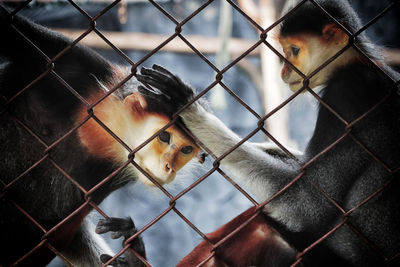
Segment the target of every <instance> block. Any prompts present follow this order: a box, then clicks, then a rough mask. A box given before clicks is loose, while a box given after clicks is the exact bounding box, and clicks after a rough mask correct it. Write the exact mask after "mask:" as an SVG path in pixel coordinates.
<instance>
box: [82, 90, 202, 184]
mask: <svg viewBox="0 0 400 267" xmlns="http://www.w3.org/2000/svg"><path fill="white" fill-rule="evenodd" d="M98 98H99V97H98V96H97V97H94V99H93V100H95V99H98ZM146 108H147V103H146V100H145V99H144V97H143V96H142V95H141V94H140V93H137V92H135V93H133V94H131V95H128V96H127V97H125V99H124V100H123V101H121V100H120V99H118V98H117V97H115V96H114V95H112V94H111V95H110V96H108V97H107V98H105V99H104V100H103V101H101V102H100V103H99V104H98V105H96V107H95V108H94V116H95V117H96V118H97V119H98V120H96V119H94V118H93V117H91V118H90V119H89V120H87V121H86V122H85V123H84V124H83V125H82V126H81V127H80V128H79V129H78V136H79V139H80V141H81V143H82V144H83V145H84V146H85V147H86V148H87V149H88V151H89V153H90V154H91V155H93V156H95V157H99V158H104V159H108V160H111V161H113V162H114V163H117V164H123V163H124V162H126V161H127V160H128V156H129V154H130V151H129V150H128V149H126V148H125V147H124V146H123V145H122V144H121V143H120V142H118V141H117V139H116V138H115V137H113V136H112V135H111V134H110V133H109V132H107V131H106V130H105V128H104V127H103V126H102V125H101V124H100V123H99V122H98V121H101V123H103V124H104V125H105V126H106V127H107V128H108V129H109V130H111V131H112V132H113V133H114V134H115V135H116V136H117V137H118V138H119V139H120V140H121V141H122V142H124V143H125V144H126V145H128V146H129V148H130V149H131V150H134V149H135V148H137V147H138V146H140V145H141V144H142V143H143V142H145V141H146V140H147V139H148V138H150V137H151V136H153V135H154V134H157V132H159V130H160V129H162V128H163V127H165V126H166V125H167V124H168V123H169V122H170V120H169V118H168V117H167V116H165V115H162V114H158V113H153V112H149V111H147V109H146ZM87 116H88V115H87V112H86V110H84V109H83V110H82V111H81V112H80V114H79V116H78V121H83V120H84V119H85V117H87ZM199 151H200V148H199V147H198V146H197V145H196V144H195V143H194V141H192V139H191V138H190V137H188V136H187V135H186V134H185V133H184V132H183V131H182V130H181V129H179V128H178V127H176V126H175V125H172V126H170V127H168V128H167V129H165V130H164V131H162V132H160V133H159V134H158V135H157V137H156V138H154V139H152V140H151V141H150V142H149V143H147V144H146V145H145V146H143V147H141V148H140V149H139V150H138V151H136V153H135V155H134V161H135V162H136V163H137V164H138V165H139V166H140V167H141V168H142V169H143V170H145V171H146V172H147V173H148V174H149V175H151V176H152V178H154V179H155V180H157V182H159V183H160V184H161V185H162V184H166V183H169V182H171V181H172V180H173V179H174V178H175V176H176V173H177V171H178V170H180V169H181V168H182V167H183V166H184V165H185V164H186V163H187V162H188V161H190V160H191V159H192V158H193V157H194V156H196V155H197V153H198V152H199ZM127 170H128V171H132V172H133V174H134V176H136V177H138V179H139V180H140V181H141V182H143V183H144V184H146V185H150V186H154V183H153V182H151V181H150V180H149V179H148V178H147V177H146V175H145V174H143V173H142V172H141V171H139V170H137V169H136V168H135V167H134V166H133V165H132V164H129V166H128V167H127Z"/></svg>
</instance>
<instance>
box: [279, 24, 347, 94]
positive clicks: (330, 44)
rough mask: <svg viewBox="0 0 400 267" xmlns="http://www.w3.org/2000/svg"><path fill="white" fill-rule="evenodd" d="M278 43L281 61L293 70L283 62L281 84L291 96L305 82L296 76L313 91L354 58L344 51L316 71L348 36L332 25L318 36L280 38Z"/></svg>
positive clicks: (344, 42)
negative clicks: (306, 80) (307, 78)
mask: <svg viewBox="0 0 400 267" xmlns="http://www.w3.org/2000/svg"><path fill="white" fill-rule="evenodd" d="M279 42H280V44H281V46H282V49H283V52H284V55H285V58H286V59H287V60H288V61H289V62H290V63H291V64H292V65H293V66H294V67H295V68H296V69H297V70H295V69H294V68H293V67H292V66H291V65H290V64H288V63H286V62H285V63H284V64H283V67H282V71H281V77H282V80H283V81H284V82H285V83H287V84H288V85H289V87H290V89H291V90H292V91H293V92H297V91H298V90H300V89H301V88H303V86H304V84H303V81H304V80H305V79H304V78H303V77H302V76H301V75H300V74H303V75H304V76H305V77H309V84H308V86H309V87H310V88H311V89H313V88H315V87H317V86H319V85H323V84H325V83H326V82H327V81H328V80H329V78H330V76H331V74H332V72H333V71H334V70H335V69H337V67H338V66H339V65H343V64H347V62H348V61H349V60H350V59H351V58H354V54H353V53H350V50H348V51H345V53H343V54H341V55H339V56H338V57H337V58H335V59H334V60H333V61H332V62H330V63H329V64H327V65H326V66H324V67H323V68H321V69H320V66H322V65H323V64H324V63H326V62H328V61H329V60H330V59H331V58H332V57H334V56H335V55H336V54H337V53H338V52H339V51H340V50H341V49H343V48H344V47H345V46H346V45H347V43H348V36H347V35H346V34H345V33H344V32H343V31H342V30H341V29H339V28H338V27H337V26H335V25H333V24H329V25H326V26H325V27H324V29H323V32H322V34H321V35H315V34H306V33H305V34H298V35H295V36H287V37H280V38H279Z"/></svg>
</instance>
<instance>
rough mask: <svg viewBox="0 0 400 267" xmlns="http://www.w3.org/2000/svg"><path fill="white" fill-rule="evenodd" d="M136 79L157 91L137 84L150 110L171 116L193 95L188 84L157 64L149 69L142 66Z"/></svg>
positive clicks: (192, 90)
mask: <svg viewBox="0 0 400 267" xmlns="http://www.w3.org/2000/svg"><path fill="white" fill-rule="evenodd" d="M137 79H138V80H139V81H140V82H142V83H145V84H148V85H150V86H151V87H152V88H155V89H156V90H158V91H159V92H156V91H153V90H150V89H148V88H145V87H143V86H139V92H140V93H141V94H142V95H143V96H144V97H145V98H146V101H147V104H148V107H149V109H150V111H156V112H162V113H165V114H166V115H168V116H172V115H173V114H174V113H176V112H177V111H178V110H179V109H180V108H182V107H183V106H184V105H186V104H187V103H189V101H191V100H192V99H193V97H194V96H195V91H194V89H193V88H192V87H191V86H190V85H188V84H186V83H185V82H183V81H182V80H181V79H180V78H179V77H178V76H176V75H174V74H172V73H171V72H170V71H168V70H166V69H164V68H163V67H161V66H159V65H153V67H152V68H151V69H148V68H142V69H141V70H140V74H138V75H137Z"/></svg>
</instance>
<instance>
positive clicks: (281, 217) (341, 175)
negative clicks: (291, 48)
mask: <svg viewBox="0 0 400 267" xmlns="http://www.w3.org/2000/svg"><path fill="white" fill-rule="evenodd" d="M317 2H318V3H320V4H321V5H322V6H323V7H324V8H326V10H327V11H328V12H330V11H332V15H334V16H335V15H336V16H338V19H339V22H341V23H342V24H343V25H351V24H353V23H354V24H355V25H354V24H353V27H351V28H350V30H354V29H358V28H360V22H359V19H358V17H357V16H356V15H355V13H354V11H353V10H352V9H351V7H350V6H349V5H348V3H347V2H346V1H317ZM310 6H312V4H310V3H307V5H306V6H305V8H304V9H302V8H299V9H298V11H296V12H297V14H296V13H294V14H293V15H294V18H293V19H291V18H290V17H289V18H288V21H287V22H286V25H285V24H284V26H283V33H284V34H304V33H305V34H309V33H311V34H315V32H314V31H317V30H316V28H318V29H322V26H323V25H320V26H321V27H319V26H317V27H315V25H311V26H309V24H308V22H309V20H313V19H314V17H313V16H311V17H310V14H313V13H312V12H310V8H311V7H310ZM332 8H333V10H332ZM348 8H350V10H348ZM314 11H315V10H314ZM314 11H313V12H314ZM317 11H318V10H317ZM317 11H315V12H317ZM303 17H304V18H305V20H306V22H307V23H302V22H301V18H303ZM306 17H307V18H306ZM317 18H318V17H317ZM326 21H327V20H322V21H318V20H317V21H313V23H314V24H315V23H326ZM310 27H312V29H310ZM367 42H368V40H367V39H366V38H365V36H359V38H358V40H356V41H355V44H356V45H357V46H358V47H360V48H361V50H362V51H363V52H364V53H365V54H366V55H368V56H369V57H370V58H371V59H372V60H374V61H375V62H376V63H378V65H379V66H380V67H381V68H382V69H383V70H384V71H385V72H386V73H387V74H389V75H390V76H391V77H392V78H393V79H395V80H396V81H398V80H399V78H400V76H399V75H398V74H397V73H395V72H394V71H393V70H392V69H391V68H389V67H387V66H385V64H384V63H383V62H382V61H380V55H379V54H377V53H376V52H375V51H376V50H377V49H376V48H374V46H373V45H371V44H369V43H367ZM362 58H363V57H362V56H360V57H359V58H357V59H361V60H354V61H351V62H350V63H349V64H347V65H346V66H340V67H337V68H336V70H335V71H334V72H333V73H331V76H330V79H329V80H328V82H327V83H326V84H325V87H324V89H323V92H322V93H321V98H322V101H323V102H324V103H326V104H327V105H328V106H329V107H330V108H332V109H333V110H334V111H336V112H337V113H338V114H339V116H341V117H342V118H343V119H344V120H345V121H347V122H348V123H352V122H355V121H356V120H357V119H358V118H360V117H361V116H363V115H364V114H365V113H366V112H368V111H370V110H371V109H372V110H371V111H370V112H369V113H368V114H366V115H365V116H363V117H362V118H361V119H360V120H359V121H358V122H355V123H354V125H352V126H351V127H348V128H346V125H345V123H344V122H342V121H341V120H340V119H338V118H337V117H336V116H335V115H334V114H333V113H332V112H331V111H329V110H328V109H327V108H326V107H325V106H324V105H322V104H320V108H319V112H318V117H317V122H316V126H315V131H314V133H313V136H312V138H311V140H310V141H309V144H308V146H307V148H306V151H305V152H304V154H303V155H296V156H297V157H298V159H299V160H300V164H298V162H296V161H294V160H291V159H290V158H289V157H288V156H287V157H283V156H282V154H280V153H269V152H268V150H262V149H261V148H260V147H261V146H260V145H256V144H252V143H247V142H246V143H244V144H242V145H241V146H240V147H238V148H237V149H235V150H234V151H233V152H232V153H230V154H229V155H228V156H226V157H225V158H224V159H223V160H222V161H221V166H222V167H224V168H225V169H226V171H227V172H230V173H232V177H233V178H235V179H236V181H238V182H239V183H242V184H243V185H244V186H247V188H248V189H249V190H250V191H252V192H253V193H254V194H255V195H256V196H257V197H258V198H259V199H261V200H265V199H269V198H270V197H272V196H273V195H274V194H275V193H276V192H278V191H279V190H280V189H281V188H283V187H284V186H285V185H287V184H288V183H289V182H291V181H292V180H293V179H294V178H295V177H297V176H298V175H299V174H300V173H301V172H302V171H304V174H303V175H302V177H301V178H300V179H299V180H298V181H296V182H295V183H294V184H293V185H292V186H291V187H290V188H288V190H286V191H285V192H284V193H283V194H282V195H280V196H279V197H277V198H276V199H274V200H273V201H271V202H270V203H268V205H266V206H265V211H266V213H267V216H268V217H269V221H270V223H271V224H272V225H273V226H274V227H275V228H276V229H277V231H278V232H279V233H280V234H281V235H282V237H283V238H284V239H285V240H286V241H287V242H288V243H289V244H290V245H292V246H294V247H295V248H296V249H297V250H298V251H299V252H302V251H304V250H305V249H306V248H308V247H309V246H311V245H312V244H313V243H314V242H316V241H317V240H318V239H320V238H321V237H323V236H324V235H325V234H327V233H329V232H330V231H331V230H332V231H333V230H334V229H335V227H338V229H337V230H336V231H334V232H333V233H332V234H331V235H329V237H327V238H326V239H324V240H323V241H322V242H320V243H318V245H316V246H315V247H313V248H312V249H311V250H309V251H307V253H306V254H305V255H303V256H302V258H303V260H302V263H303V264H304V265H305V266H371V267H372V266H374V267H375V266H386V265H388V263H387V261H386V260H388V262H389V260H390V259H391V258H393V257H395V256H396V255H398V253H399V252H400V195H399V192H400V171H399V168H400V142H399V140H400V95H399V94H398V88H397V87H396V84H395V83H394V82H393V80H391V79H390V78H389V77H388V76H387V75H386V74H383V73H382V72H381V71H380V70H379V69H378V67H377V66H375V65H374V63H372V62H369V61H368V60H365V59H362ZM331 64H334V62H333V63H331ZM316 67H317V66H316ZM138 79H139V80H140V81H142V82H146V83H148V84H149V85H151V86H153V87H156V88H158V89H159V90H160V91H162V92H163V93H164V94H166V95H167V96H168V97H169V98H171V99H172V100H168V97H163V96H158V98H159V99H160V100H159V101H162V103H164V104H165V103H168V101H169V102H170V107H176V104H177V103H179V104H178V108H179V106H180V107H182V106H184V105H185V104H186V103H188V102H189V101H190V100H191V99H193V97H194V90H193V89H192V88H191V87H190V86H189V85H187V84H185V83H184V82H182V81H181V80H180V79H179V78H178V77H176V76H175V75H173V74H171V73H170V72H168V71H166V70H163V69H162V68H160V67H158V66H154V67H153V69H151V70H149V69H142V74H141V75H140V76H138ZM147 94H150V95H152V94H153V93H152V92H151V91H148V92H147ZM154 97H157V96H154ZM381 101H383V102H382V103H381V104H379V105H378V106H377V107H376V108H373V107H374V106H375V105H376V104H378V103H379V102H381ZM174 111H175V112H176V111H178V109H175V110H174ZM179 115H180V116H181V117H182V119H183V121H184V123H185V124H186V126H187V127H188V128H189V129H190V130H191V131H192V132H193V133H194V135H195V136H196V137H197V138H199V140H200V141H201V142H202V143H203V144H204V145H205V146H207V148H209V149H210V150H211V151H212V152H213V153H214V154H215V155H216V156H220V155H223V154H224V153H225V152H226V151H228V150H229V149H230V148H231V147H233V146H234V145H236V144H237V143H239V142H240V140H241V138H239V137H238V136H236V135H235V134H234V133H233V132H232V131H230V130H229V129H228V128H227V127H226V126H225V125H223V123H222V122H221V121H219V120H218V119H217V118H216V117H215V116H214V115H212V114H211V113H208V112H207V111H206V110H205V109H204V108H202V107H201V105H200V104H198V103H197V102H195V103H194V104H192V105H190V106H188V107H187V108H186V109H184V110H183V111H182V112H181V113H180V114H179ZM346 133H347V135H346ZM353 137H354V139H353ZM340 138H342V139H340ZM354 140H358V141H359V142H360V143H361V144H362V146H364V147H365V148H366V149H367V151H369V152H370V153H372V154H373V155H375V156H376V157H377V158H378V159H379V161H381V162H383V163H384V165H385V166H386V167H384V165H382V164H381V163H380V162H378V161H377V160H376V159H375V158H374V157H373V156H371V155H370V153H369V152H367V151H366V150H365V149H363V148H362V146H360V145H359V144H358V143H357V142H358V141H357V142H356V141H354ZM335 142H336V144H335V145H334V146H333V147H332V149H329V150H328V151H325V152H324V153H323V154H322V155H319V153H321V152H323V151H324V150H325V149H327V148H328V147H329V146H331V145H333V144H334V143H335ZM315 157H317V158H316V160H315V161H313V162H312V163H310V164H307V165H306V167H304V168H303V166H304V164H306V163H308V162H310V161H311V160H312V159H314V158H315ZM389 181H391V182H390V184H389V185H388V186H386V187H385V185H386V184H387V183H388V182H389ZM382 188H383V189H382ZM379 189H382V190H381V191H378V190H379ZM321 191H323V192H324V193H321ZM374 193H377V194H376V195H375V196H374V197H373V198H371V199H370V200H369V201H365V202H364V200H367V198H369V197H370V196H372V195H373V194H374ZM326 195H327V196H329V197H328V198H327V197H326ZM329 198H330V199H331V200H333V201H334V202H336V203H337V204H338V205H339V206H340V207H342V208H343V210H344V212H348V211H352V212H350V213H349V214H347V215H346V216H345V215H344V214H343V213H342V212H341V210H340V209H339V208H338V207H336V206H335V205H334V204H333V203H332V202H331V201H330V200H329ZM352 209H354V210H352ZM342 222H344V225H343V226H342V227H340V224H341V223H342ZM363 239H366V240H368V241H367V242H364V241H365V240H363ZM237 242H239V243H240V242H242V245H243V246H246V243H248V242H247V240H246V239H245V238H244V239H242V240H237ZM196 253H198V251H197V252H196ZM238 253H239V252H238ZM282 253H284V251H282ZM277 255H280V254H279V253H277ZM273 259H274V258H271V261H272V260H273ZM249 260H252V259H249ZM398 262H399V258H398V257H397V260H395V262H393V261H392V262H391V264H392V265H393V266H397V265H396V264H398ZM254 265H256V266H265V265H264V264H263V259H262V258H260V261H259V262H258V264H254ZM210 266H212V265H210Z"/></svg>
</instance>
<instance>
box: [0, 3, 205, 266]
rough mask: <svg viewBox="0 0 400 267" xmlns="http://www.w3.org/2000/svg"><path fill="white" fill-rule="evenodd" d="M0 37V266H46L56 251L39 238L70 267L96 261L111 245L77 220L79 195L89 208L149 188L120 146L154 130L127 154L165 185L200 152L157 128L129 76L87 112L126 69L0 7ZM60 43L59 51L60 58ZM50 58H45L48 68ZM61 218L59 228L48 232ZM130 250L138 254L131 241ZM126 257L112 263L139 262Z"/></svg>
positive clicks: (173, 131) (124, 231)
mask: <svg viewBox="0 0 400 267" xmlns="http://www.w3.org/2000/svg"><path fill="white" fill-rule="evenodd" d="M0 35H1V38H2V39H1V42H0V151H1V153H2V160H1V161H0V176H1V177H0V182H1V187H2V191H1V194H0V214H1V216H0V231H1V241H2V244H3V246H2V250H1V256H0V266H10V265H12V264H14V263H15V262H16V261H18V262H19V264H18V266H35V267H36V266H45V265H46V264H47V263H48V262H49V261H50V260H51V259H52V258H54V257H55V254H54V253H53V252H52V251H51V250H50V249H49V248H47V246H46V245H44V246H42V247H40V248H36V247H37V246H38V245H40V244H41V242H42V240H47V242H48V243H49V244H51V245H52V246H53V247H55V248H56V250H58V251H59V252H61V254H62V255H63V256H64V257H65V258H67V259H68V260H69V261H70V262H71V263H72V264H73V265H74V266H85V267H87V266H89V267H94V266H100V265H101V264H102V263H104V261H105V260H108V259H109V257H108V256H107V255H110V254H111V255H112V251H111V249H110V248H109V247H108V245H107V244H106V243H105V242H104V241H103V240H102V239H101V237H100V236H99V235H97V234H96V233H95V226H94V225H93V224H92V223H91V221H90V220H87V219H85V217H86V215H87V214H88V212H89V211H90V210H91V207H92V206H91V205H89V202H88V201H89V200H90V201H91V202H93V203H95V204H98V203H100V202H101V201H102V200H103V199H104V198H106V197H107V196H108V195H109V194H110V193H111V192H112V191H114V190H116V189H118V188H120V187H122V186H124V185H126V184H127V183H129V182H133V181H135V180H140V181H142V182H143V183H145V184H148V185H150V186H151V185H154V184H153V183H152V182H151V181H150V180H149V179H148V178H147V176H145V175H144V174H143V173H142V172H140V171H139V170H138V169H136V168H135V166H133V165H132V164H131V162H129V161H128V160H129V158H130V157H131V159H132V156H133V155H130V153H129V152H130V151H129V149H130V150H133V149H135V148H136V147H138V146H139V145H141V144H142V143H143V142H144V141H145V140H147V139H148V138H150V137H151V136H153V135H154V134H156V133H158V135H157V137H156V138H154V139H153V140H152V141H150V142H149V143H148V144H147V145H146V146H144V147H143V148H142V149H140V150H139V151H137V152H136V153H135V155H134V156H135V157H134V161H135V162H136V163H137V164H138V166H140V167H141V168H142V169H144V170H145V171H146V172H147V173H148V175H150V177H152V178H153V179H154V180H156V181H158V182H159V183H160V184H165V183H168V182H170V181H172V180H173V179H174V178H175V175H176V172H177V171H178V170H179V169H180V168H181V167H182V166H184V165H185V164H186V163H187V162H188V161H189V160H190V159H192V158H193V156H195V155H196V153H197V151H199V148H198V147H197V146H196V145H195V144H194V143H193V141H192V140H191V139H190V138H189V137H188V136H187V135H186V134H184V132H182V131H181V130H180V129H179V128H177V127H175V126H171V127H169V128H167V129H165V130H164V131H161V132H160V129H161V128H163V127H164V126H165V125H167V123H169V121H170V120H169V118H168V117H167V116H166V115H165V114H160V113H157V112H156V111H157V108H154V109H153V107H152V106H151V105H150V104H149V103H147V102H146V99H145V98H144V97H143V96H141V95H140V94H139V93H138V92H137V85H138V82H137V81H136V79H134V78H132V79H131V80H129V81H128V82H127V83H124V85H123V86H120V87H119V88H118V89H117V90H116V91H115V92H113V93H111V94H109V95H108V96H107V97H105V98H104V99H103V100H102V101H100V102H99V103H98V105H95V106H94V108H93V109H91V108H89V107H90V105H92V104H93V103H95V102H96V101H97V100H100V99H101V98H102V97H103V96H106V95H107V93H109V92H108V90H110V89H112V88H114V87H115V86H117V85H118V84H120V83H121V81H122V80H123V79H125V77H128V76H129V75H130V71H131V70H130V69H129V68H124V67H119V66H115V65H113V64H111V63H110V62H108V61H107V60H105V59H104V58H103V57H101V56H100V55H99V54H97V53H95V52H94V51H93V50H91V49H89V48H88V47H85V46H83V45H79V44H76V45H72V40H69V39H68V38H66V37H64V36H62V35H61V34H59V33H56V32H53V31H50V30H49V29H47V28H45V27H42V26H40V25H37V24H35V23H33V22H31V21H29V20H27V19H24V18H22V17H20V16H18V15H15V16H12V15H11V14H10V12H9V11H7V9H6V8H5V7H3V5H0ZM67 48H69V49H67ZM64 49H67V50H66V51H67V52H66V53H65V54H63V55H61V56H59V53H60V52H61V51H63V50H64ZM55 57H56V58H55ZM50 59H54V61H51V64H50ZM57 78H59V79H57ZM61 79H62V80H61ZM28 85H29V88H28V87H27V86H28ZM68 88H73V89H74V90H75V92H77V93H78V94H79V95H80V97H82V98H83V99H84V101H81V100H80V98H78V97H77V96H76V95H74V94H73V93H72V92H71V91H70V90H68ZM25 89H26V90H25ZM85 101H87V102H88V103H89V104H88V105H85V103H84V102H85ZM91 113H92V114H91ZM90 115H93V116H90ZM100 122H101V123H102V124H104V125H105V126H107V127H108V128H109V129H110V130H111V131H112V132H113V133H114V134H115V135H116V136H118V138H119V139H120V140H122V141H123V142H124V144H125V146H123V145H121V144H120V143H119V142H117V140H116V138H114V137H113V136H111V135H110V134H109V133H108V132H106V131H105V130H104V128H103V127H102V126H101V125H100ZM25 126H27V127H28V129H27V127H25ZM72 129H75V131H71V132H70V133H69V135H68V136H66V134H67V133H68V132H69V131H70V130H72ZM127 147H128V148H129V149H127ZM128 163H129V164H128ZM124 164H126V165H124ZM123 166H125V168H123V169H122V171H120V172H118V173H117V172H115V171H116V170H118V168H120V167H123ZM66 174H68V175H69V176H70V177H71V178H72V179H73V181H74V182H72V181H71V180H69V179H67V175H66ZM112 174H113V175H112ZM106 177H108V179H107V180H105V178H106ZM78 185H79V186H80V187H78ZM96 186H97V187H96ZM95 187H96V188H95ZM82 189H83V190H82ZM86 192H87V194H86ZM78 208H81V209H78ZM21 210H24V211H25V212H26V213H27V214H29V216H31V217H32V218H33V219H34V220H35V222H37V224H35V223H34V222H32V221H31V220H29V219H28V217H27V216H26V215H25V214H23V213H22V212H21ZM75 211H76V212H75ZM70 215H73V216H72V217H70V218H69V220H68V221H65V222H64V223H63V224H62V226H61V227H58V228H57V230H55V231H52V232H51V233H49V232H48V231H50V230H51V229H54V227H55V226H56V225H58V224H59V223H60V222H61V221H63V220H64V219H65V218H67V216H70ZM38 225H40V227H39V226H38ZM96 230H97V232H98V233H103V232H107V231H112V232H117V233H114V236H118V235H121V236H124V237H129V236H132V234H133V233H134V232H135V231H134V230H135V228H134V225H133V223H132V222H131V221H130V220H124V219H120V220H118V219H111V220H106V221H101V222H100V223H99V225H98V228H97V229H96ZM45 232H47V233H48V235H46V236H44V233H45ZM131 246H132V247H133V248H134V249H135V250H136V251H137V252H138V253H139V254H141V255H142V256H145V251H144V247H143V244H142V242H141V240H140V238H135V239H134V240H133V241H132V245H131ZM35 248H36V249H35ZM33 249H35V250H33ZM30 252H32V253H30ZM102 255H103V256H102ZM24 256H26V257H24ZM126 256H127V258H125V260H122V259H118V260H117V262H114V263H113V264H112V265H113V266H124V265H125V266H140V265H142V264H141V263H140V262H139V261H138V259H137V258H136V257H132V255H131V254H130V253H127V255H126Z"/></svg>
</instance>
